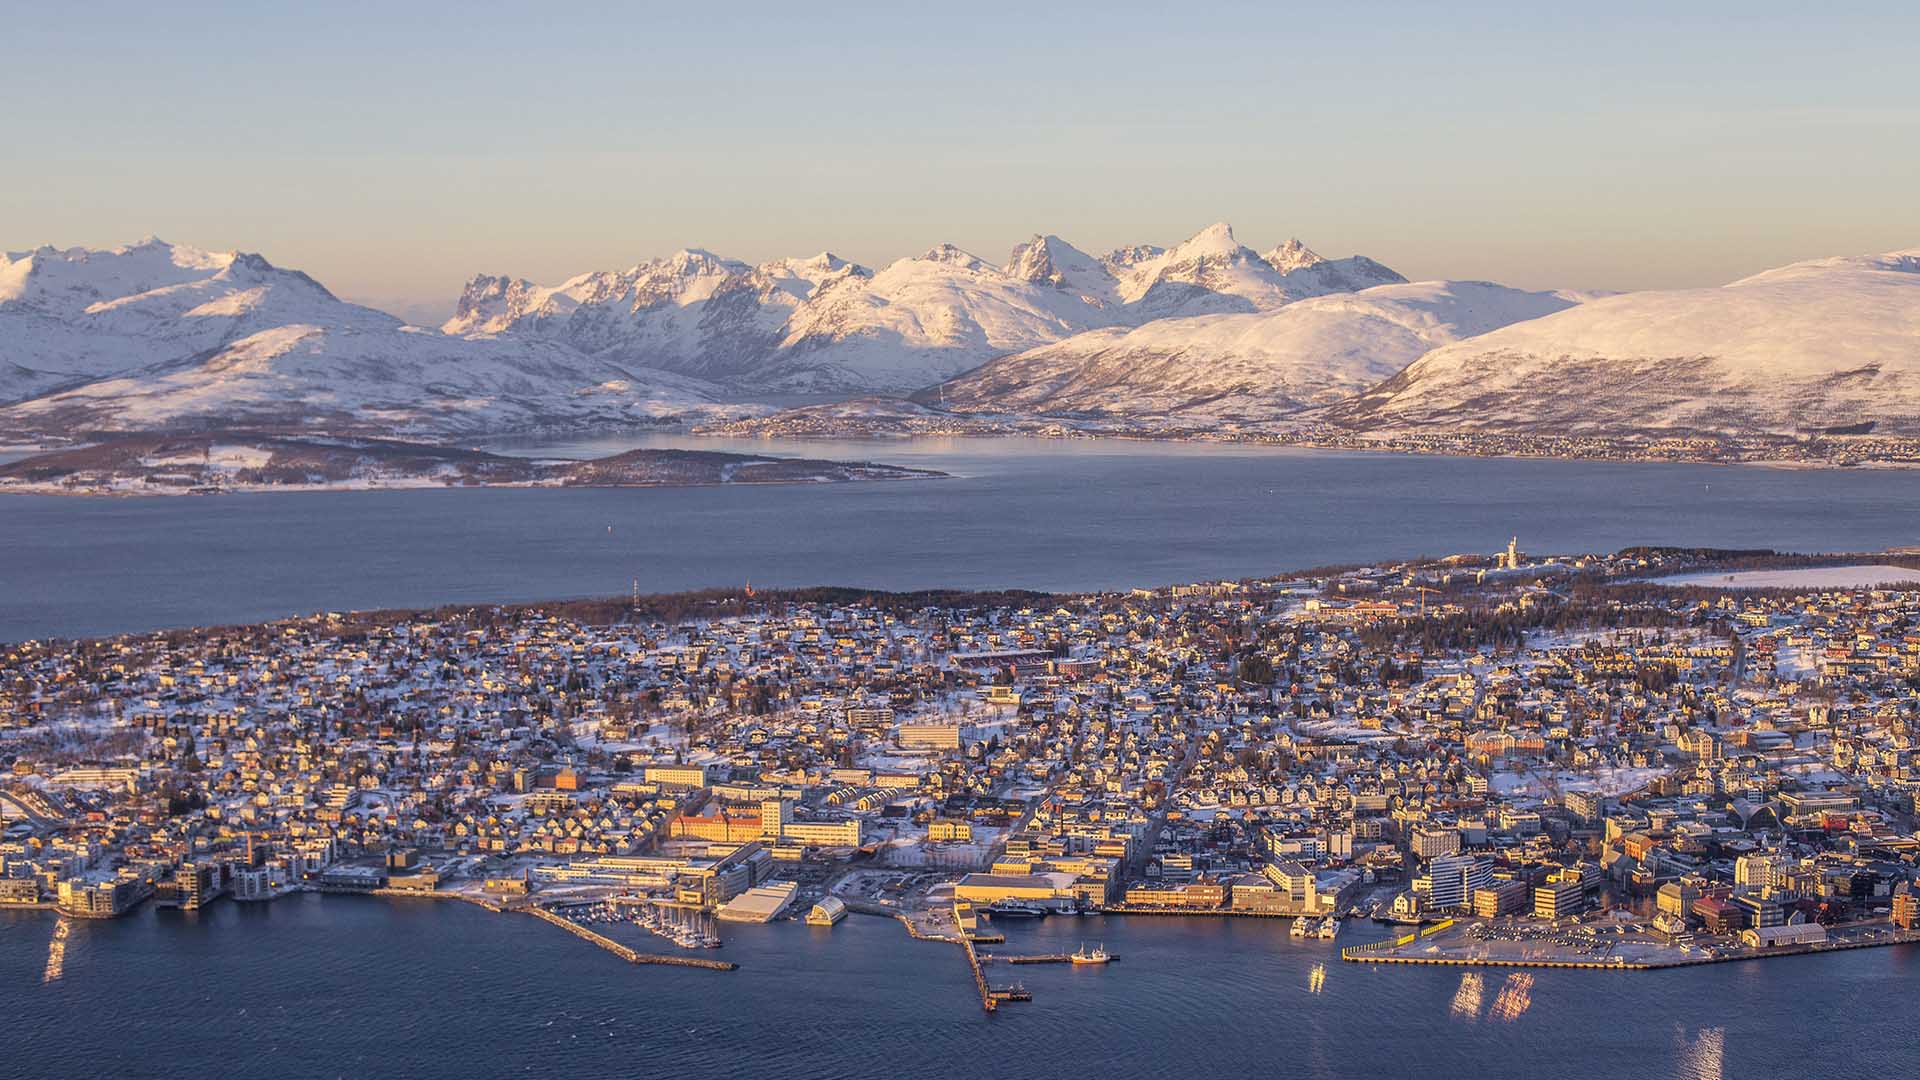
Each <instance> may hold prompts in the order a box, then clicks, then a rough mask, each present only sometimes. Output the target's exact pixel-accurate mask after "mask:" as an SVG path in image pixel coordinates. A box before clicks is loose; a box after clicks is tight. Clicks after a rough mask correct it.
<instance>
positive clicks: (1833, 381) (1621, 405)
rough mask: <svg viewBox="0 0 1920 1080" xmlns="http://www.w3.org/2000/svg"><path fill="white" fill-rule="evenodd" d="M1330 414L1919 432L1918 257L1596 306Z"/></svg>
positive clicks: (1482, 425)
mask: <svg viewBox="0 0 1920 1080" xmlns="http://www.w3.org/2000/svg"><path fill="white" fill-rule="evenodd" d="M1325 415H1326V417H1327V418H1328V419H1331V420H1334V421H1336V422H1339V423H1343V424H1348V425H1352V426H1355V427H1364V428H1368V429H1376V430H1381V431H1388V432H1399V431H1411V430H1425V431H1445V430H1455V431H1480V432H1489V433H1498V432H1506V431H1512V432H1528V433H1547V432H1552V433H1564V434H1582V435H1601V434H1637V435H1654V436H1657V435H1670V434H1688V433H1733V434H1792V433H1797V432H1806V431H1817V430H1822V429H1829V428H1846V427H1856V426H1864V425H1872V430H1873V431H1874V432H1875V433H1878V434H1920V249H1912V250H1907V251H1896V252H1891V253H1889V254H1885V255H1863V256H1853V257H1843V258H1831V259H1816V260H1813V261H1810V262H1802V263H1794V264H1792V265H1790V266H1785V267H1781V268H1779V269H1776V270H1769V271H1767V272H1765V273H1761V274H1756V275H1754V276H1753V277H1749V278H1745V279H1742V280H1740V281H1736V282H1733V283H1732V284H1730V285H1725V286H1722V287H1719V288H1709V289H1682V290H1671V291H1657V292H1640V293H1627V294H1623V295H1618V296H1611V297H1606V298H1602V299H1598V300H1594V301H1592V302H1590V303H1587V304H1582V305H1580V306H1579V307H1576V308H1573V309H1571V310H1568V311H1563V312H1560V313H1558V314H1555V315H1549V316H1547V317H1546V318H1542V319H1536V320H1533V321H1531V322H1524V323H1519V324H1516V325H1514V326H1509V327H1507V328H1505V329H1502V330H1497V331H1494V332H1493V333H1490V334H1487V335H1485V336H1483V337H1478V338H1472V339H1469V340H1467V341H1462V342H1459V343H1456V344H1453V345H1448V346H1446V347H1444V348H1440V349H1436V350H1435V351H1433V352H1431V353H1429V354H1427V355H1426V356H1423V357H1421V358H1420V359H1419V360H1417V361H1415V362H1414V363H1413V364H1412V365H1410V366H1409V367H1408V368H1407V369H1406V370H1405V371H1403V372H1401V373H1400V374H1398V375H1396V376H1394V377H1393V378H1392V379H1389V380H1387V381H1386V382H1384V383H1382V384H1381V385H1380V386H1378V387H1376V388H1374V389H1372V390H1370V391H1368V392H1367V393H1365V394H1364V395H1361V396H1359V397H1357V398H1355V399H1353V400H1350V401H1347V402H1344V403H1342V404H1339V405H1336V406H1332V407H1330V408H1329V409H1328V410H1327V411H1326V413H1325Z"/></svg>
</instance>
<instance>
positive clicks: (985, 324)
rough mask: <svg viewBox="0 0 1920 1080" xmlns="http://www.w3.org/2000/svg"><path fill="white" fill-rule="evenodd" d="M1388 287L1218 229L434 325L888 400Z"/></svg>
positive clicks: (517, 295) (658, 270)
mask: <svg viewBox="0 0 1920 1080" xmlns="http://www.w3.org/2000/svg"><path fill="white" fill-rule="evenodd" d="M1401 280H1403V279H1402V278H1401V277H1400V276H1399V275H1398V274H1395V273H1394V272H1393V271H1391V270H1388V269H1387V268H1385V267H1383V266H1381V265H1379V264H1378V263H1375V262H1373V261H1372V260H1370V259H1365V258H1360V257H1355V258H1352V259H1343V260H1326V259H1322V258H1320V257H1319V256H1317V255H1314V254H1313V253H1312V252H1311V251H1308V250H1307V249H1306V247H1305V246H1304V245H1302V244H1300V243H1299V241H1297V240H1296V241H1290V242H1289V243H1288V244H1286V245H1284V246H1282V247H1280V248H1276V249H1275V250H1274V251H1273V252H1271V253H1269V255H1268V256H1261V255H1258V254H1256V253H1254V252H1253V251H1252V250H1251V249H1249V248H1246V247H1243V246H1241V245H1240V244H1239V242H1238V241H1236V240H1235V239H1234V237H1233V230H1232V229H1231V228H1230V227H1229V226H1227V225H1226V224H1225V223H1221V224H1217V225H1213V226H1210V227H1208V228H1206V229H1204V230H1202V231H1201V232H1200V233H1198V234H1196V235H1195V236H1194V237H1192V238H1191V239H1189V240H1187V241H1186V242H1184V243H1182V244H1180V245H1178V246H1176V247H1174V248H1173V249H1172V250H1162V249H1160V248H1156V247H1151V246H1144V245H1143V246H1138V247H1130V248H1122V249H1119V250H1117V251H1114V252H1110V253H1109V254H1107V255H1106V256H1104V257H1101V258H1095V257H1093V256H1090V255H1088V254H1087V253H1085V252H1083V251H1081V250H1079V249H1078V248H1075V247H1074V246H1073V245H1071V244H1069V243H1067V242H1066V241H1064V240H1062V239H1060V238H1059V237H1057V236H1052V235H1046V236H1035V237H1033V238H1032V239H1031V240H1029V241H1027V242H1025V243H1022V244H1020V245H1018V246H1016V247H1015V248H1014V249H1013V251H1012V253H1011V255H1010V256H1009V257H1008V259H1007V261H1006V263H1005V264H1003V265H1000V266H995V265H993V264H991V263H989V262H987V261H986V260H984V259H982V258H979V257H978V256H975V255H972V254H969V253H968V252H965V251H962V250H960V249H959V248H957V247H954V246H953V245H950V244H941V245H939V246H937V247H935V248H933V249H932V250H930V251H928V252H926V253H925V254H923V255H919V256H916V257H912V258H906V259H901V260H898V261H896V262H894V263H892V264H890V265H888V266H886V267H884V268H882V269H881V270H879V271H878V272H874V271H869V270H866V269H864V268H861V267H858V266H853V265H851V264H847V263H845V262H844V261H842V260H839V259H836V258H834V257H833V256H830V255H821V256H818V257H816V258H814V259H809V260H781V261H779V262H774V263H767V264H764V265H761V266H755V267H750V266H747V265H746V264H744V263H740V262H736V261H733V260H727V259H722V258H719V257H717V256H714V255H711V254H708V253H706V252H697V251H683V252H681V253H679V254H677V255H674V256H672V257H670V258H667V259H662V260H656V261H654V262H649V263H642V264H640V265H638V266H635V267H634V268H632V269H630V270H627V271H623V272H601V273H593V274H586V275H582V276H580V277H577V278H573V279H571V280H569V281H567V282H564V283H562V284H561V285H558V286H553V287H543V286H538V285H534V284H532V283H531V282H528V281H526V280H524V279H507V278H500V277H488V276H482V277H477V278H475V279H474V280H473V281H472V282H471V283H470V284H469V285H468V286H467V290H466V292H465V294H464V295H463V296H462V297H461V300H460V304H459V308H458V310H457V312H456V314H455V316H454V318H453V319H451V320H450V321H448V323H447V324H446V325H445V326H444V327H442V330H443V331H444V332H446V333H448V334H453V335H462V336H472V335H490V336H498V337H513V338H527V337H541V338H547V339H550V340H558V341H563V342H566V343H567V344H569V345H572V346H574V347H575V348H578V349H581V350H582V351H585V352H587V353H590V354H592V355H594V356H598V357H601V358H603V359H607V360H610V361H614V362H617V363H620V364H623V365H628V366H634V365H640V366H646V367H654V368H662V369H665V370H669V371H676V372H681V373H684V374H691V375H697V376H699V377H701V378H704V379H709V380H713V381H717V382H724V383H729V384H732V385H735V386H739V387H746V388H751V389H761V390H814V391H876V390H877V391H888V392H896V393H904V392H908V391H911V390H914V389H917V388H919V387H923V386H926V385H928V384H929V383H933V382H937V381H939V380H941V379H945V378H949V377H951V376H953V375H955V374H958V373H959V372H962V371H965V370H968V369H969V368H972V367H975V366H978V365H980V364H982V363H985V362H986V361H988V360H991V359H993V358H995V357H997V356H1004V355H1006V354H1008V353H1013V352H1019V351H1023V350H1026V349H1031V348H1035V347H1038V346H1041V345H1047V344H1051V343H1053V342H1056V341H1060V340H1062V339H1064V338H1067V337H1070V336H1072V335H1074V334H1077V333H1080V332H1082V331H1085V330H1090V329H1095V328H1100V327H1109V326H1132V325H1139V324H1141V323H1144V322H1147V321H1149V320H1152V319H1156V318H1162V317H1166V316H1172V315H1195V314H1206V313H1218V312H1254V311H1266V310H1271V309H1273V308H1276V307H1279V306H1281V305H1284V304H1287V303H1289V302H1291V301H1294V300H1298V299H1301V298H1304V297H1311V296H1321V295H1325V294H1327V293H1332V292H1346V291H1352V290H1355V289H1361V288H1366V287H1369V286H1373V285H1379V284H1383V283H1387V282H1397V281H1401Z"/></svg>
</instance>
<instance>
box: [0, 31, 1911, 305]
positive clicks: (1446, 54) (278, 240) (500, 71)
mask: <svg viewBox="0 0 1920 1080" xmlns="http://www.w3.org/2000/svg"><path fill="white" fill-rule="evenodd" d="M1680 6H1681V5H1679V4H1669V5H1648V6H1644V7H1641V6H1636V5H1630V4H1613V5H1579V7H1578V10H1572V9H1571V7H1572V6H1566V7H1568V8H1569V9H1568V10H1553V9H1557V8H1560V7H1562V6H1561V5H1545V4H1538V3H1530V4H1514V5H1495V4H1463V3H1455V4H1438V3H1432V4H1358V3H1355V4H1331V3H1324V2H1322V3H1316V4H1311V5H1292V4H1278V3H1261V4H1186V5H1171V4H1153V5H1142V6H1140V7H1130V6H1128V5H1124V4H1120V3H1106V4H1097V5H1084V6H1082V5H1071V4H1065V3H1053V4H1037V3H1028V4H1012V5H1002V4H995V3H970V2H962V0H950V2H947V3H935V4H926V5H918V4H910V3H897V4H884V5H873V6H865V5H854V4H836V3H808V4H801V3H792V2H788V3H783V4H778V5H762V4H757V3H747V2H741V3H730V4H717V5H707V4H700V3H679V4H673V5H660V6H650V5H628V4H617V5H615V4H609V5H598V4H593V3H586V2H577V0H576V2H569V3H562V4H555V5H551V11H549V10H545V9H546V8H547V7H548V5H537V4H525V3H520V4H511V5H507V4H493V3H487V2H480V0H469V2H465V3H460V4H447V5H441V4H428V3H405V2H394V3H386V4H357V3H332V4H325V5H320V4H315V5H312V6H311V8H310V9H309V10H307V11H304V12H302V11H295V10H291V5H280V4H192V3H180V4H155V3H150V2H149V3H140V4H118V3H104V4H103V3H91V4H86V5H79V4H74V5H62V4H52V3H40V4H31V5H28V4H18V5H10V6H9V7H8V9H7V10H5V11H4V12H0V37H3V38H4V39H5V41H6V50H5V51H6V59H5V61H4V66H0V94H3V95H4V96H0V103H3V104H0V116H3V117H4V122H0V168H4V173H0V176H4V183H0V248H7V249H18V248H24V247H32V246H35V245H38V244H41V243H48V242H50V243H55V244H59V245H62V246H65V245H70V244H91V245H100V244H115V243H123V242H126V241H129V240H133V239H137V238H138V237H140V236H142V235H144V234H147V233H156V234H158V235H161V236H164V237H166V238H168V239H171V240H176V241H180V242H186V243H193V244H196V245H199V246H203V247H212V248H220V249H225V248H234V247H238V248H241V249H245V250H254V251H260V252H262V253H264V254H265V255H267V257H268V258H270V259H272V260H274V261H275V262H278V263H281V264H283V265H288V266H295V267H299V268H302V269H305V270H308V271H309V272H312V273H313V274H315V275H316V276H318V277H319V278H320V279H321V280H322V281H325V282H327V283H328V284H329V285H331V286H332V287H333V288H334V289H335V291H336V292H339V293H341V294H343V295H346V296H350V297H355V298H360V299H367V300H372V301H377V302H380V303H384V304H386V305H388V306H390V307H396V308H404V307H407V306H408V305H415V304H424V305H427V309H426V310H427V311H432V310H437V309H443V308H445V307H447V306H449V305H450V304H451V301H452V298H453V296H454V295H455V294H456V293H457V291H458V288H459V285H460V283H461V282H462V281H463V280H464V279H465V278H466V277H468V276H469V275H471V274H473V273H475V272H478V271H487V272H505V273H513V274H522V275H527V276H530V277H533V278H535V279H537V280H557V279H559V278H562V277H565V276H568V275H570V274H573V273H576V272H580V271H583V270H588V269H597V268H608V267H619V266H626V265H630V264H632V263H633V262H635V261H638V260H639V259H642V258H645V257H649V256H653V255H659V254H665V253H667V252H670V251H673V250H675V249H677V248H680V247H685V246H703V247H707V248H710V249H713V250H715V251H719V252H721V253H723V254H728V255H733V256H736V257H739V258H744V259H749V260H757V259H762V258H767V257H773V256H778V255H786V254H806V253H812V252H816V251H819V250H821V249H823V248H831V249H833V250H834V251H836V252H838V253H841V254H843V255H846V256H848V257H851V258H855V259H858V260H860V261H862V262H866V263H869V264H873V263H883V262H885V261H887V260H889V259H891V258H894V257H898V256H900V255H905V254H912V253H917V252H918V251H920V250H923V249H925V248H927V247H929V246H931V245H932V244H934V243H936V242H938V241H942V240H950V241H952V242H954V243H957V244H959V245H961V246H962V247H965V248H968V249H970V250H973V251H975V252H977V253H979V254H982V255H985V256H987V257H990V258H994V259H996V260H997V259H1000V258H1003V257H1004V255H1005V252H1006V249H1007V248H1008V247H1009V246H1010V245H1011V244H1013V243H1014V242H1016V241H1017V240H1019V239H1021V238H1023V237H1025V236H1027V235H1029V234H1031V233H1034V232H1054V233H1058V234H1060V235H1062V236H1064V237H1066V238H1067V239H1068V240H1071V241H1073V242H1074V243H1076V244H1078V245H1079V246H1081V247H1083V248H1086V249H1088V250H1090V251H1095V252H1098V251H1102V250H1105V249H1107V248H1110V247H1113V246H1116V245H1119V244H1121V243H1129V242H1156V243H1169V242H1174V241H1177V240H1179V239H1181V238H1182V237H1183V236H1185V235H1186V234H1188V233H1190V232H1192V231H1194V230H1196V229H1198V228H1199V227H1201V226H1203V225H1205V224H1207V223H1208V222H1210V221H1213V220H1216V219H1222V218H1224V219H1227V220H1230V221H1232V222H1233V223H1234V225H1235V227H1236V231H1237V232H1238V234H1239V236H1240V238H1241V240H1242V241H1243V242H1246V243H1248V244H1251V245H1252V246H1254V247H1257V248H1262V249H1264V248H1265V247H1267V246H1268V245H1271V244H1273V243H1277V242H1279V241H1281V240H1284V239H1286V238H1287V237H1288V236H1293V235H1298V236H1299V237H1301V238H1302V239H1303V240H1305V241H1306V242H1307V243H1308V244H1310V245H1311V246H1313V247H1314V248H1316V249H1317V250H1319V251H1321V252H1322V253H1323V254H1327V255H1345V254H1349V253H1352V252H1363V253H1366V254H1369V255H1372V256H1374V257H1376V258H1378V259H1380V260H1382V261H1384V262H1386V263H1388V264H1390V265H1392V266H1394V267H1396V268H1398V269H1400V270H1401V271H1402V272H1404V273H1406V274H1408V275H1409V276H1412V277H1416V278H1420V277H1442V276H1444V277H1475V278H1491V279H1495V280H1500V281H1505V282H1509V283H1512V284H1518V285H1528V286H1570V287H1587V288H1616V289H1627V288H1647V287H1659V286H1672V285H1688V284H1711V283H1719V282H1722V281H1725V280H1728V279H1730V278H1733V277H1736V276H1739V275H1742V274H1745V273H1749V272H1752V271H1754V270H1757V269H1760V268H1763V267H1765V266H1769V265H1774V264H1777V263H1780V262H1784V261H1790V260H1792V259H1796V258H1804V257H1809V256H1814V255H1822V254H1836V253H1842V252H1861V251H1878V250H1888V249H1892V248H1899V247H1912V246H1916V245H1920V197H1916V196H1917V193H1920V84H1917V83H1915V81H1914V74H1913V73H1914V70H1915V67H1916V61H1915V53H1914V51H1913V50H1914V46H1915V43H1916V42H1920V14H1916V12H1917V11H1920V5H1916V4H1912V3H1904V4H1891V3H1888V4H1879V3H1874V4H1851V5H1846V4H1842V5H1833V4H1805V3H1800V4H1771V3H1741V4H1724V5H1686V7H1687V10H1685V11H1667V10H1663V9H1665V8H1669V7H1675V8H1677V7H1680ZM1165 11H1172V12H1174V14H1163V13H1162V12H1165ZM422 313H423V314H424V313H425V312H422Z"/></svg>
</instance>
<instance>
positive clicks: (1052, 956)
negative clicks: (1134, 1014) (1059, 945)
mask: <svg viewBox="0 0 1920 1080" xmlns="http://www.w3.org/2000/svg"><path fill="white" fill-rule="evenodd" d="M1118 959H1120V958H1119V957H1118V956H1112V955H1109V956H1108V957H1107V959H1106V962H1107V963H1112V962H1113V961H1115V960H1118ZM980 962H981V963H983V964H1071V963H1073V955H1072V954H1071V953H1041V954H1038V955H1029V956H998V955H995V954H993V953H986V954H984V955H982V956H981V957H980Z"/></svg>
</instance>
